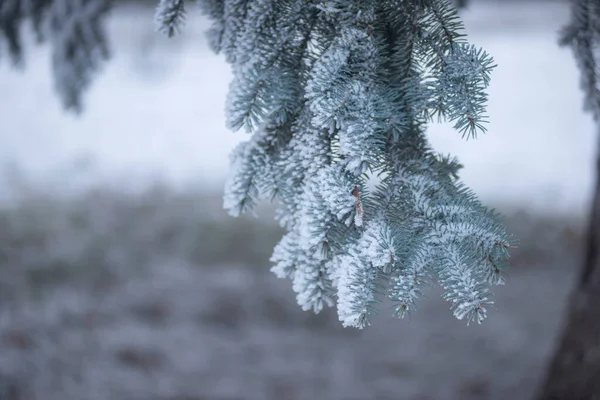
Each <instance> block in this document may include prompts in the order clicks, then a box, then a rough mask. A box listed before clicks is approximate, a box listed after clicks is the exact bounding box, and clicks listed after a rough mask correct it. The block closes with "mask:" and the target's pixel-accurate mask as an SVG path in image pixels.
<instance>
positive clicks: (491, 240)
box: [200, 0, 510, 328]
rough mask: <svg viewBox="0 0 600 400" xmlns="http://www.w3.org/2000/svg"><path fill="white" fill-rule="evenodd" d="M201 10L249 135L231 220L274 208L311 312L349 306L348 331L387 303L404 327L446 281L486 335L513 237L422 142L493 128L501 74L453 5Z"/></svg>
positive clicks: (422, 2)
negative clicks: (431, 133) (432, 130)
mask: <svg viewBox="0 0 600 400" xmlns="http://www.w3.org/2000/svg"><path fill="white" fill-rule="evenodd" d="M200 5H201V6H202V7H203V9H204V10H205V12H206V13H207V14H208V15H209V16H210V17H211V18H212V20H213V27H212V28H211V30H210V33H209V35H210V38H211V43H212V46H213V48H214V49H215V50H216V51H217V52H223V53H224V54H225V56H226V59H227V61H228V62H229V63H231V65H232V68H233V72H234V80H233V82H232V84H231V88H230V92H229V97H228V101H227V103H228V105H227V118H228V125H229V127H230V128H232V129H240V128H245V129H246V130H247V131H248V132H250V133H252V138H251V139H250V140H249V141H248V142H246V143H242V144H241V145H240V146H239V148H238V149H237V150H236V151H235V153H234V154H235V155H234V157H233V160H234V162H233V170H232V175H231V178H230V179H229V183H228V185H227V189H226V195H225V207H226V208H228V209H229V210H230V211H231V213H232V214H233V215H238V214H239V213H240V212H243V211H246V210H248V209H251V207H252V205H254V204H255V202H256V201H257V200H258V199H259V198H260V197H261V196H263V195H269V196H275V197H277V199H278V202H279V212H278V216H279V220H280V222H281V224H282V226H284V227H285V228H286V229H287V230H288V233H287V234H286V235H285V236H284V237H283V239H282V240H281V242H280V243H279V244H278V245H277V246H276V248H275V251H274V253H273V257H272V261H273V262H274V264H275V265H274V267H273V269H272V270H273V272H275V273H276V274H277V276H279V277H288V278H290V279H292V281H293V289H294V291H296V293H297V299H298V302H299V303H300V305H301V306H302V308H303V309H305V310H308V309H312V310H314V311H315V312H319V311H320V310H321V309H322V307H323V306H324V305H330V304H332V303H333V302H334V301H337V306H338V314H339V317H340V320H341V321H342V323H343V324H344V326H355V327H359V328H362V327H364V326H366V325H368V324H369V315H371V314H372V313H373V312H375V310H376V305H377V304H378V302H380V301H381V300H383V298H384V296H387V297H388V298H389V299H390V300H391V301H392V302H394V304H395V305H396V307H395V309H396V315H398V316H400V317H403V316H405V315H408V314H409V313H410V312H412V311H413V310H414V309H415V307H416V304H417V301H418V298H419V296H420V295H421V293H422V291H423V287H424V286H426V285H428V284H430V283H432V282H437V283H438V284H440V285H441V286H442V288H443V289H444V298H445V299H446V300H448V301H449V302H450V304H451V309H452V311H453V312H454V315H455V316H456V317H457V318H459V319H466V320H467V321H468V322H471V321H476V322H478V323H480V322H481V321H482V320H483V319H484V318H485V317H486V315H487V314H486V310H487V307H488V306H489V305H490V304H492V303H493V302H492V294H491V292H490V288H489V285H491V284H498V283H502V270H503V269H504V267H505V262H504V260H505V259H506V258H507V257H508V253H507V249H508V248H509V246H510V242H509V237H508V234H507V233H506V231H505V229H504V227H503V226H502V224H501V223H500V222H499V219H498V216H497V214H496V213H495V212H493V211H491V210H488V209H487V208H485V207H484V206H482V205H481V204H480V203H479V201H478V200H477V199H476V198H475V196H474V195H473V193H472V192H471V191H470V190H469V189H467V188H466V187H464V186H463V185H462V184H461V183H460V182H459V181H458V176H457V172H458V170H459V168H460V164H459V163H458V162H457V161H456V160H455V159H452V158H449V157H445V156H441V155H439V154H437V153H435V152H434V151H433V150H432V149H430V148H429V145H428V144H427V139H426V136H425V128H426V126H427V123H428V122H429V121H430V120H431V119H432V118H434V117H437V118H440V119H444V120H447V121H453V122H454V127H455V129H456V130H457V131H458V132H459V133H460V134H462V135H463V136H467V137H474V136H475V135H476V133H477V132H478V131H479V132H480V131H484V130H485V123H486V121H487V119H486V110H485V105H486V101H487V94H486V88H487V86H488V84H489V82H490V73H491V71H492V69H493V68H494V64H493V60H492V59H491V57H490V56H489V55H488V54H487V53H486V52H484V51H483V50H481V49H479V48H477V47H475V46H473V45H472V44H470V43H468V42H467V40H466V37H465V35H464V32H463V27H462V23H461V21H460V19H459V17H458V15H457V13H456V11H455V9H454V8H453V6H452V4H451V3H450V2H448V1H445V0H370V1H366V0H362V1H360V2H348V1H345V0H322V1H317V0H315V1H304V0H302V1H301V0H226V1H209V0H206V1H200ZM371 181H376V182H378V183H377V184H376V185H374V186H373V185H372V184H368V183H369V182H371ZM369 188H371V189H370V190H369Z"/></svg>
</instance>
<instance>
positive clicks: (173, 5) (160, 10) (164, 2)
mask: <svg viewBox="0 0 600 400" xmlns="http://www.w3.org/2000/svg"><path fill="white" fill-rule="evenodd" d="M185 15H186V10H185V0H160V3H158V6H157V7H156V11H155V14H154V21H155V24H156V27H157V30H158V31H159V32H161V33H163V34H165V35H168V36H169V37H172V36H174V35H175V34H176V33H179V31H180V29H181V27H182V25H183V24H184V23H185Z"/></svg>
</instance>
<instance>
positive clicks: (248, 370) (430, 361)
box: [0, 185, 581, 400]
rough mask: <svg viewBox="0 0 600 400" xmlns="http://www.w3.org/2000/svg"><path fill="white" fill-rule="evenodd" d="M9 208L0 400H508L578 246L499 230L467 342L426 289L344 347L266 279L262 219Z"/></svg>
mask: <svg viewBox="0 0 600 400" xmlns="http://www.w3.org/2000/svg"><path fill="white" fill-rule="evenodd" d="M20 199H21V201H20V202H19V203H18V205H14V206H12V207H5V208H4V209H2V210H1V212H0V243H2V248H1V259H2V260H3V263H2V267H1V268H0V283H1V284H2V290H1V291H0V293H2V301H1V302H0V354H1V357H0V388H1V387H4V389H5V394H6V393H12V394H6V396H7V397H3V396H2V394H1V393H0V399H5V398H9V399H43V400H53V399H57V400H58V399H60V400H71V399H73V400H75V399H76V400H81V399H123V400H127V399H136V400H137V399H140V400H142V399H143V400H148V399H156V400H159V399H160V400H175V399H178V400H183V399H188V400H190V399H214V400H217V399H261V400H262V399H278V400H279V399H365V398H378V399H398V398H402V399H484V398H486V399H507V398H511V399H526V398H527V397H528V395H529V394H530V393H531V391H532V390H533V388H534V386H535V384H536V380H537V378H538V376H539V374H540V372H541V370H540V367H541V366H542V365H544V363H545V358H546V357H547V354H548V350H549V348H550V346H551V342H552V340H553V337H554V334H555V332H556V327H557V325H558V323H559V319H560V316H561V315H562V311H563V309H564V299H565V296H566V294H567V292H568V289H569V287H570V283H571V281H572V278H573V271H574V269H575V267H576V265H577V260H578V255H579V253H580V249H579V247H580V244H581V230H580V228H579V227H580V223H579V222H578V221H576V220H569V219H565V218H543V217H540V216H535V215H531V214H526V213H513V212H511V213H509V215H510V217H509V218H508V225H509V227H510V229H511V231H513V232H514V233H515V234H517V235H518V236H519V237H520V238H521V241H522V243H521V246H520V248H519V249H518V250H516V251H515V252H514V253H513V260H512V261H513V262H512V264H513V270H512V272H511V273H510V279H509V282H508V284H507V285H506V286H504V287H500V288H498V290H497V291H496V292H497V299H496V300H497V307H496V308H495V309H492V310H491V311H490V319H489V320H488V321H486V322H485V323H484V324H483V325H482V326H471V327H466V326H465V325H464V323H463V322H460V321H456V320H455V319H454V318H453V317H452V316H451V313H450V311H449V310H448V305H447V304H445V303H444V302H443V301H442V300H441V298H440V297H439V294H440V293H439V291H437V290H436V289H432V290H431V291H430V292H429V293H428V298H426V299H423V301H422V302H421V303H420V309H419V310H418V311H417V313H416V314H414V315H413V317H412V319H411V320H402V321H398V320H395V319H393V318H392V317H391V316H390V315H391V310H390V309H388V308H387V306H385V305H384V307H383V309H382V310H381V311H382V313H381V314H382V315H381V316H379V317H377V318H376V320H375V321H374V326H372V327H370V328H369V329H367V330H366V331H363V332H359V331H356V330H351V329H343V328H341V326H340V323H339V322H338V321H337V316H336V315H335V312H334V311H333V310H327V311H326V312H324V313H322V314H320V315H313V314H312V313H305V312H302V311H301V310H300V309H299V307H298V306H297V305H296V304H295V301H294V296H293V293H292V291H291V287H290V286H291V285H290V283H289V282H288V281H282V280H277V279H276V278H275V277H274V276H272V274H271V273H270V272H269V271H268V262H267V259H268V257H269V254H270V251H271V249H272V246H273V244H274V243H275V241H276V240H277V239H278V236H279V235H280V233H281V232H280V230H279V228H278V227H277V226H276V225H275V224H274V223H272V222H271V219H270V216H272V211H271V209H270V207H268V206H264V207H262V209H261V214H262V215H263V216H264V217H263V218H261V219H255V218H251V217H244V218H241V219H239V220H235V219H232V218H229V217H227V216H225V215H224V213H223V211H221V208H220V200H219V198H218V196H208V195H203V194H201V193H199V192H194V191H179V192H175V191H173V190H172V189H169V188H168V187H167V186H161V185H157V186H155V187H154V188H153V189H150V190H148V191H144V192H141V193H138V194H123V193H121V192H119V191H116V190H112V189H110V188H103V187H97V188H96V189H94V190H90V191H89V192H86V193H84V194H82V195H81V196H79V197H75V198H64V197H60V196H58V195H51V194H48V192H36V191H35V190H31V189H30V190H28V191H27V192H25V193H23V194H22V195H21V196H20ZM433 381H435V385H432V384H431V382H433ZM2 385H4V386H2ZM8 396H13V397H8Z"/></svg>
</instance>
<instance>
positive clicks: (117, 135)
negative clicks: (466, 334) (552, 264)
mask: <svg viewBox="0 0 600 400" xmlns="http://www.w3.org/2000/svg"><path fill="white" fill-rule="evenodd" d="M463 15H464V20H465V22H466V26H467V30H468V33H469V34H470V35H471V39H472V41H473V42H474V43H476V44H478V45H481V46H483V47H484V48H485V49H487V50H488V51H489V52H490V53H491V54H492V55H493V56H494V57H495V59H496V61H497V63H498V68H497V70H496V71H495V72H494V74H493V79H492V86H491V88H490V107H489V114H490V116H491V123H490V125H489V131H488V133H487V134H486V135H485V136H482V137H480V138H479V139H478V140H475V141H469V142H465V141H464V140H462V139H461V138H460V137H459V135H458V134H457V133H456V132H453V131H452V129H451V127H449V126H447V125H438V126H434V127H432V129H431V137H432V141H433V143H434V146H435V147H436V148H437V149H439V150H440V151H443V152H450V153H452V154H455V155H458V156H459V158H460V159H461V160H462V161H463V163H464V165H465V166H466V168H465V170H464V171H463V173H462V176H463V178H464V180H465V181H466V182H467V183H468V184H469V185H470V186H471V187H472V188H473V189H475V190H476V192H478V193H479V194H480V195H481V197H482V198H483V199H484V200H485V201H486V202H491V203H493V204H507V203H511V204H517V205H521V206H525V207H528V208H531V209H538V210H539V209H542V210H545V211H549V210H551V211H552V212H581V211H582V210H585V209H586V208H585V205H586V204H587V198H588V197H589V196H588V194H589V193H590V186H591V182H592V176H591V171H592V164H593V162H592V161H593V155H594V153H595V150H596V146H595V139H594V138H595V136H596V132H595V129H594V127H593V124H592V121H591V118H590V117H589V116H588V115H586V114H584V113H583V111H582V95H581V93H580V91H579V85H578V74H577V70H576V67H575V62H574V61H573V59H572V55H571V53H570V51H569V50H567V49H561V48H559V47H558V45H557V31H558V29H559V28H560V27H561V26H562V25H563V23H564V22H565V21H566V20H567V18H568V10H567V6H566V4H564V3H554V2H544V3H543V6H540V4H539V3H528V2H527V3H526V2H524V3H519V2H516V3H514V4H510V6H509V7H503V6H502V5H498V4H495V3H492V4H485V3H474V4H473V5H472V6H471V7H470V9H468V10H466V11H465V12H464V13H463ZM205 27H206V21H205V20H204V19H202V18H201V17H200V16H199V15H197V14H194V13H191V14H190V16H189V20H188V24H187V26H186V28H185V29H184V32H183V35H182V36H180V37H178V38H175V39H171V40H169V39H166V38H162V37H159V36H158V35H157V34H155V33H154V27H153V23H152V9H150V8H148V9H140V8H135V7H125V8H122V9H121V11H117V12H115V13H114V15H113V18H112V19H111V20H110V28H109V31H110V37H111V41H112V47H113V53H114V58H113V60H112V61H111V62H110V63H109V64H108V65H107V66H106V68H105V70H104V71H103V73H102V74H101V75H100V76H98V78H97V80H96V82H95V84H94V85H93V87H92V89H91V91H90V92H89V93H88V96H87V99H86V100H87V101H86V105H87V108H86V111H85V114H84V115H83V116H81V117H80V118H75V117H73V116H72V115H66V114H64V113H63V112H62V110H61V109H60V106H59V104H58V100H57V98H56V97H55V96H54V93H53V88H52V81H51V77H50V72H49V65H48V64H49V56H48V52H47V50H46V49H45V48H43V47H42V48H40V47H30V48H31V51H30V52H29V54H28V57H27V63H26V68H25V70H24V71H22V72H17V71H14V70H11V69H10V68H9V66H8V65H7V62H6V60H3V62H2V64H1V66H0V105H1V106H0V131H1V135H0V165H2V164H4V165H9V166H10V167H11V168H10V170H14V169H17V170H19V171H21V172H22V173H23V174H25V175H26V176H29V177H30V179H35V180H37V181H40V182H42V183H45V184H46V185H47V186H49V187H56V188H59V189H61V190H67V189H70V188H81V187H86V186H89V185H90V184H94V183H96V182H97V181H98V180H99V179H101V180H104V181H110V182H119V183H120V184H122V185H124V186H125V187H126V188H128V189H132V188H136V187H139V186H145V185H147V184H148V183H149V182H151V181H153V180H154V179H156V178H159V179H162V180H164V181H167V182H170V183H173V184H175V185H178V186H186V185H188V184H193V185H196V186H199V187H204V188H207V189H208V188H210V189H212V190H214V189H219V188H220V185H221V184H222V181H223V179H224V177H225V175H226V173H227V166H228V154H229V152H230V150H231V149H232V147H233V146H234V145H235V144H236V143H237V142H239V141H240V140H244V139H245V138H246V134H245V133H243V132H238V133H232V132H229V131H227V130H226V129H225V127H224V111H223V110H224V101H225V93H226V90H227V88H228V83H229V79H230V72H229V68H228V66H227V65H226V63H225V62H224V60H223V59H222V57H218V56H215V55H214V54H212V53H211V52H210V51H209V50H208V48H207V44H206V41H205V40H204V36H203V32H204V29H205ZM3 195H6V193H3Z"/></svg>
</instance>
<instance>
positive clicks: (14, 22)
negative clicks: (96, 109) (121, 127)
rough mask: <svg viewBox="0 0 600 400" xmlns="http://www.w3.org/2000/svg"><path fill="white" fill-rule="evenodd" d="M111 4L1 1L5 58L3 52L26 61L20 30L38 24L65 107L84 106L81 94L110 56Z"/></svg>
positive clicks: (0, 44) (98, 0)
mask: <svg viewBox="0 0 600 400" xmlns="http://www.w3.org/2000/svg"><path fill="white" fill-rule="evenodd" d="M109 8H110V0H1V1H0V57H1V56H2V54H1V52H2V50H3V49H4V48H7V49H8V53H9V55H10V57H11V59H12V61H13V62H14V63H16V64H19V63H21V62H22V58H23V49H22V37H21V29H22V25H23V22H24V21H30V22H31V23H32V25H33V28H34V31H35V34H36V37H37V39H38V41H44V40H45V39H48V41H49V42H50V44H51V48H52V72H53V76H54V82H55V86H56V89H57V92H58V94H59V95H60V98H61V101H62V103H63V106H64V107H65V108H67V109H72V110H74V111H76V112H79V111H81V108H82V98H81V96H82V93H83V91H84V90H85V89H87V87H88V86H89V85H90V83H91V80H92V78H93V76H94V74H95V73H96V72H97V71H98V70H99V69H100V66H101V65H102V63H103V62H104V61H106V60H107V59H108V57H109V51H108V46H107V40H106V34H105V32H104V25H103V19H104V16H105V15H106V14H107V13H108V11H109Z"/></svg>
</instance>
